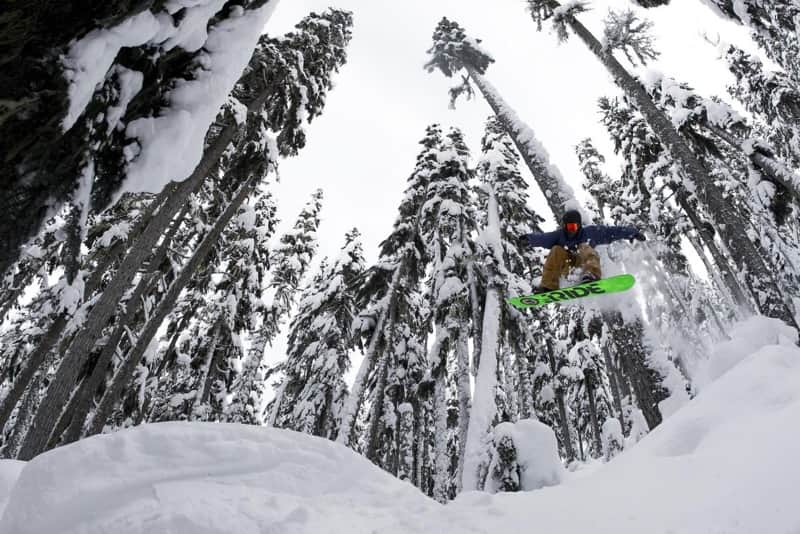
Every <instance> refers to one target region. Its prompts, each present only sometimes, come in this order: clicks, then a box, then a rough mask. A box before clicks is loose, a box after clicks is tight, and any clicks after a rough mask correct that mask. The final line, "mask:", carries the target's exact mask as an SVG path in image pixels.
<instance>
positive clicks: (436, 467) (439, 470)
mask: <svg viewBox="0 0 800 534" xmlns="http://www.w3.org/2000/svg"><path fill="white" fill-rule="evenodd" d="M441 371H442V372H441V373H439V374H438V376H436V383H435V385H434V388H433V421H434V425H435V431H434V434H433V435H434V440H435V443H434V453H433V456H434V459H433V473H434V475H433V498H434V499H435V500H436V501H438V502H440V503H446V502H447V500H448V494H447V486H448V481H449V478H450V477H449V470H450V457H449V455H448V454H447V440H448V431H447V399H446V396H445V390H446V389H447V383H446V380H447V376H446V373H445V372H444V369H441Z"/></svg>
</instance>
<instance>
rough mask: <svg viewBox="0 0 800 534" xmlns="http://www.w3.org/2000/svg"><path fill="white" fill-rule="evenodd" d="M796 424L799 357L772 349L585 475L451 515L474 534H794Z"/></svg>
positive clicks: (467, 500) (797, 524)
mask: <svg viewBox="0 0 800 534" xmlns="http://www.w3.org/2000/svg"><path fill="white" fill-rule="evenodd" d="M798 421H800V349H798V348H797V347H794V346H783V345H769V346H766V347H763V348H761V349H760V350H758V351H757V352H756V353H754V354H751V355H749V356H747V357H746V358H745V359H744V360H743V361H742V362H741V363H739V364H738V365H736V366H735V367H733V368H732V369H730V370H729V371H728V372H727V373H725V374H724V375H723V376H721V377H720V378H719V379H718V380H717V381H716V382H714V383H712V384H710V385H708V386H707V387H706V388H705V389H704V390H703V391H702V392H701V393H700V394H698V396H697V397H696V398H695V399H693V400H692V401H691V402H690V403H689V404H687V405H686V406H685V407H684V408H683V409H681V410H679V411H678V412H676V413H675V414H674V415H673V416H672V417H670V418H669V419H667V420H666V421H665V422H664V423H663V424H662V425H660V426H659V427H657V428H656V429H654V430H653V431H652V432H651V433H650V434H649V435H647V436H646V437H645V438H643V439H642V441H641V442H639V443H638V444H637V445H636V446H635V447H632V448H631V449H629V450H626V451H625V452H623V453H621V454H620V455H619V456H618V457H617V458H615V459H614V460H613V461H611V462H609V463H608V464H606V465H604V466H602V467H601V468H599V469H597V470H596V471H593V472H592V473H591V474H589V475H584V476H580V477H578V476H571V477H570V478H569V479H568V480H567V481H566V482H564V483H563V484H561V485H559V486H553V487H549V488H544V489H542V490H540V491H537V492H533V493H518V494H505V495H492V496H488V495H479V494H476V493H470V494H464V495H463V496H462V497H459V498H458V499H456V501H455V503H454V505H451V507H450V508H460V509H461V510H462V513H463V514H465V515H468V516H469V517H470V519H471V523H470V525H471V527H472V528H473V529H474V531H477V532H497V531H498V528H500V527H504V526H507V528H512V527H513V526H514V525H536V530H537V531H540V532H554V533H555V532H557V533H559V534H578V533H586V532H594V533H599V532H603V533H606V532H608V533H612V532H613V533H615V534H622V533H631V534H634V533H637V534H640V533H643V532H648V533H663V534H667V533H670V534H689V533H698V534H700V533H720V534H721V533H726V534H734V533H736V534H753V533H757V532H770V533H783V534H797V533H799V532H800V509H798V507H797V492H796V486H797V481H798V480H800V463H798V462H797V450H798V446H797V443H798V440H800V428H799V427H798V425H797V422H798Z"/></svg>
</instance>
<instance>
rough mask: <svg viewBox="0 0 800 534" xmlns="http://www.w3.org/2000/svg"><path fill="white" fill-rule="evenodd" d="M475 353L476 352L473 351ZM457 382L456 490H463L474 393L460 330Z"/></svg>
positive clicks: (465, 336) (462, 332) (462, 333)
mask: <svg viewBox="0 0 800 534" xmlns="http://www.w3.org/2000/svg"><path fill="white" fill-rule="evenodd" d="M473 354H474V353H473ZM456 364H457V369H458V370H457V373H458V376H457V378H456V383H457V384H458V469H457V470H456V492H459V493H460V492H461V481H462V475H463V473H464V454H465V450H466V447H467V430H468V428H469V416H470V409H471V407H472V395H471V393H470V387H469V375H470V368H469V347H468V346H467V333H466V332H464V331H459V333H458V340H457V341H456Z"/></svg>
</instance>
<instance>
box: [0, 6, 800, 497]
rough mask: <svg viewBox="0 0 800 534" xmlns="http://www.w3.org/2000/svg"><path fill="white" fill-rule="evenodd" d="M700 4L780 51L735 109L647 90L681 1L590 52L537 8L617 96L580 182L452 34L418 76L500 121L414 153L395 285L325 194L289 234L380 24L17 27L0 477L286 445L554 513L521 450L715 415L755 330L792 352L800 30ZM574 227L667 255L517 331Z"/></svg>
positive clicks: (460, 30) (1, 46) (2, 57)
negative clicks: (573, 222) (314, 142)
mask: <svg viewBox="0 0 800 534" xmlns="http://www.w3.org/2000/svg"><path fill="white" fill-rule="evenodd" d="M695 1H696V2H700V3H703V4H706V8H707V9H710V10H713V11H714V12H715V13H716V14H717V15H718V16H719V17H721V19H724V20H729V21H733V22H735V23H736V24H738V25H741V26H743V27H746V28H747V31H748V32H749V33H750V36H751V38H752V40H753V42H755V43H756V45H757V46H758V50H759V54H758V55H753V54H751V53H748V52H746V51H745V50H744V49H743V48H740V47H738V46H737V45H735V44H727V43H712V44H716V45H718V46H719V48H720V55H719V61H721V62H724V64H725V66H726V68H727V69H728V70H729V72H730V74H731V79H732V80H734V81H733V82H732V83H731V84H730V85H729V86H728V87H727V94H724V95H709V94H701V93H700V92H698V91H696V90H695V89H694V88H693V80H691V79H688V80H681V79H674V78H672V77H670V75H669V73H663V74H660V73H655V72H653V71H648V75H647V76H642V75H640V74H639V73H640V71H638V70H634V69H633V68H632V67H639V66H646V65H647V64H648V63H649V62H651V61H653V60H655V59H656V58H657V57H658V56H659V51H658V48H657V43H656V42H655V40H654V38H653V37H652V30H653V24H652V23H651V22H649V21H648V19H647V18H645V16H644V15H645V14H646V13H647V11H648V10H651V9H653V10H655V9H671V10H675V11H680V10H681V9H682V7H681V2H672V3H670V2H669V0H630V2H626V3H628V4H630V5H629V7H627V8H625V9H623V10H619V11H610V12H609V13H608V16H607V18H606V19H605V23H604V28H603V29H602V32H601V33H598V32H597V31H594V32H593V31H592V30H590V29H589V28H588V27H587V26H586V25H584V24H583V23H582V22H581V20H582V16H583V14H584V13H586V12H587V11H588V10H589V9H591V8H592V6H591V5H590V3H589V2H588V1H585V0H566V1H560V2H559V1H556V0H526V1H525V2H519V4H520V5H519V6H518V7H519V11H520V16H523V15H524V16H525V17H526V20H527V22H528V23H529V25H530V31H531V32H546V33H548V34H549V37H550V38H552V39H553V40H554V41H559V42H567V41H569V42H579V43H581V45H582V46H584V49H585V53H586V54H588V55H590V56H591V57H593V58H594V59H595V60H596V61H597V62H598V64H599V65H601V66H602V67H603V69H604V70H605V72H606V74H607V77H608V79H610V80H613V83H614V84H615V86H616V88H617V90H618V91H617V93H615V94H609V95H608V96H607V97H603V98H601V99H600V100H599V101H598V102H597V112H598V114H597V117H598V120H599V121H600V123H601V124H602V126H603V128H604V130H605V132H606V133H607V136H608V140H610V142H611V146H613V149H614V154H613V155H611V154H603V153H602V150H601V149H600V148H598V147H599V146H600V145H599V144H598V143H597V142H596V141H597V140H596V139H592V138H589V137H586V138H576V141H575V145H574V157H575V158H576V161H577V162H578V164H579V167H580V170H581V174H582V176H580V177H579V181H575V180H572V179H570V180H567V179H566V178H565V176H564V175H563V174H562V172H561V171H560V170H559V169H558V167H557V166H556V165H555V164H554V163H553V162H552V161H551V158H550V156H549V155H548V152H547V147H545V146H544V145H543V143H542V142H541V141H540V140H539V139H540V138H539V137H538V136H537V133H536V131H535V127H536V125H535V124H533V123H529V122H527V121H526V118H525V117H523V116H521V115H520V114H518V113H517V111H515V109H514V108H513V107H512V106H511V105H510V104H509V103H508V102H507V101H506V100H505V99H504V95H503V93H502V88H500V87H496V86H495V85H493V84H492V64H493V63H495V62H497V61H501V60H502V58H501V57H499V56H498V57H495V56H493V55H492V51H491V50H490V49H489V47H488V46H486V45H484V43H483V42H482V41H481V39H480V36H478V35H473V34H471V33H470V31H469V28H466V27H462V26H461V25H460V24H459V22H457V21H456V17H457V15H458V13H453V14H444V15H445V16H443V17H442V18H441V20H440V21H439V22H438V24H437V25H436V26H435V27H431V28H429V31H430V33H431V35H432V38H431V40H430V43H429V48H428V49H427V50H425V49H421V50H414V51H409V52H408V53H413V54H415V55H416V56H417V57H418V58H419V61H420V65H421V66H422V65H424V69H425V70H427V71H428V72H429V73H430V76H431V77H440V76H444V77H445V78H447V79H449V81H450V82H451V84H452V89H451V90H450V93H449V95H442V97H443V99H442V105H443V106H447V100H448V98H447V97H448V96H449V100H450V105H451V107H453V108H454V109H455V110H456V112H455V114H454V115H453V117H454V122H457V117H458V115H457V112H458V110H459V108H460V107H461V106H463V105H465V104H466V100H468V99H475V100H483V101H485V103H486V104H488V106H489V107H490V109H491V110H492V115H491V116H490V117H488V118H487V119H486V121H485V127H484V132H483V135H482V137H481V139H480V142H479V144H475V145H474V146H470V145H469V143H468V141H467V140H466V138H465V135H464V133H463V131H462V129H460V128H459V127H458V126H455V125H443V124H439V123H437V122H431V123H430V124H429V125H428V126H427V128H425V129H424V131H419V132H416V133H415V134H414V136H415V140H418V145H417V146H418V150H417V155H416V159H415V160H411V161H408V162H407V167H406V171H405V173H406V176H407V181H406V182H405V184H404V188H405V191H404V193H403V195H402V197H401V198H397V199H395V202H394V204H395V206H396V212H395V213H394V215H393V217H394V223H393V225H392V227H391V229H390V230H389V231H388V233H386V235H385V237H384V238H383V240H382V242H381V243H380V244H378V254H377V258H369V257H368V256H367V255H366V254H365V252H364V245H365V244H364V242H363V241H362V230H363V229H359V228H356V227H354V228H352V229H351V230H350V231H348V232H347V233H346V234H344V235H342V236H341V238H340V242H339V243H337V246H338V255H332V256H326V257H319V256H320V254H319V248H320V247H319V238H318V232H319V230H320V225H321V224H324V220H323V218H322V217H321V210H322V209H323V207H324V205H325V201H326V198H325V195H326V190H329V189H333V188H335V187H336V183H335V178H334V177H321V178H320V182H319V189H318V190H317V191H315V192H314V193H313V194H312V195H311V196H310V197H309V198H308V200H307V203H306V204H305V206H304V207H303V208H302V209H301V210H300V211H299V212H297V213H296V214H295V218H294V219H292V220H291V221H289V226H288V230H286V231H280V232H279V231H278V230H279V228H280V225H281V223H282V222H283V221H281V220H280V218H279V216H278V207H279V206H280V204H281V202H282V199H281V198H279V197H278V196H276V195H275V193H274V191H275V184H276V183H277V181H278V179H279V169H280V166H281V164H282V162H283V161H285V160H288V159H289V158H303V157H304V148H305V147H306V144H307V142H308V139H309V138H312V137H313V136H314V127H315V122H314V121H315V119H317V118H318V117H320V116H321V115H323V114H324V113H325V109H326V102H327V98H328V94H329V93H331V94H333V93H334V92H336V91H339V90H342V89H343V88H342V87H340V86H339V85H337V84H336V76H337V73H339V71H340V69H342V68H343V67H344V66H345V65H346V63H347V61H348V47H349V45H350V42H351V39H352V36H353V32H354V31H355V29H356V27H357V24H358V22H357V19H358V17H357V13H355V14H354V13H351V12H350V11H347V10H344V9H340V8H336V7H331V8H329V9H327V10H325V11H320V12H310V13H308V14H307V16H305V17H304V18H302V20H299V21H297V23H296V25H295V26H294V28H293V29H292V30H291V31H290V32H288V33H285V34H281V35H273V34H272V33H270V26H269V23H268V21H269V19H270V16H271V15H272V14H273V11H275V9H276V5H277V4H278V0H227V1H226V0H137V1H133V2H130V1H121V0H107V1H105V2H101V3H94V4H92V5H91V6H89V5H84V3H73V2H65V3H59V4H57V5H51V3H49V2H45V1H44V0H35V1H33V2H19V1H11V2H8V3H7V5H6V6H5V7H4V8H3V10H2V12H0V65H2V69H0V93H1V94H0V155H2V158H1V159H0V179H1V180H2V182H3V192H2V194H0V429H1V432H0V457H2V458H5V459H17V460H24V461H28V460H32V459H33V458H35V457H37V456H39V455H40V454H42V453H44V452H47V451H50V450H53V449H57V448H61V447H64V446H67V445H69V444H72V443H74V442H77V441H79V440H84V439H87V438H90V437H91V436H94V435H97V434H110V433H115V432H118V431H121V430H123V429H127V428H129V427H136V426H139V425H144V424H146V423H157V422H158V423H161V422H173V421H186V422H206V423H212V422H213V423H220V424H222V423H236V424H243V425H250V426H254V427H275V428H279V429H286V430H291V431H295V432H299V433H305V434H309V435H313V436H317V437H320V438H323V439H326V440H329V441H332V442H336V443H338V444H340V445H342V446H345V447H349V448H350V449H353V450H354V451H356V452H357V453H359V454H360V455H363V456H364V457H365V458H366V459H368V460H369V461H370V462H372V463H373V464H374V465H376V466H378V467H379V468H381V469H382V470H384V471H386V472H388V473H389V474H391V475H392V476H394V477H396V478H398V479H400V480H403V481H407V482H408V483H410V484H412V485H413V486H415V487H416V488H418V490H419V491H420V492H422V493H423V494H425V495H427V496H429V497H431V498H433V499H434V500H436V501H438V502H440V503H446V502H449V501H451V500H453V499H455V498H456V497H457V496H458V495H459V494H460V493H461V492H464V491H470V490H485V491H491V492H492V493H494V492H517V491H520V490H526V489H532V488H529V487H526V481H525V478H524V477H522V476H521V474H520V473H521V472H520V466H519V462H520V461H521V460H520V456H521V455H524V451H523V450H522V448H523V447H524V446H525V443H526V442H525V441H524V439H522V438H520V433H519V432H515V431H513V430H512V429H514V428H523V427H516V426H515V425H517V424H518V423H520V422H521V421H535V422H537V423H536V425H537V426H535V427H532V428H534V430H532V431H535V432H551V433H552V435H553V436H554V439H555V445H556V448H557V454H558V456H559V458H560V459H561V461H562V462H563V463H564V465H567V466H569V465H573V464H575V463H576V462H577V463H581V462H587V461H592V460H597V461H600V462H610V461H611V460H612V459H614V458H615V457H616V456H617V455H619V454H621V453H622V452H623V451H625V450H626V449H629V448H632V447H634V446H635V445H636V444H637V443H639V442H640V441H641V440H642V439H644V438H645V436H647V435H648V433H649V432H651V431H652V430H654V429H656V428H657V427H658V426H659V425H661V424H662V423H663V422H664V421H665V419H667V418H669V417H670V416H671V415H672V414H673V413H675V412H676V411H677V410H678V409H679V408H680V407H681V406H684V405H686V404H687V403H689V402H691V401H692V399H694V398H695V396H696V395H697V392H698V385H699V384H698V380H699V378H698V373H697V369H698V366H699V365H700V362H703V361H704V360H705V359H707V358H708V355H709V354H711V353H712V352H713V351H714V349H715V347H717V346H718V345H720V344H722V343H724V342H727V341H730V340H731V339H732V338H733V337H734V335H733V329H734V325H736V324H737V323H739V322H740V321H744V320H746V319H748V318H751V317H754V316H763V317H766V318H771V319H775V320H778V321H780V322H781V323H783V324H784V325H786V326H787V327H788V328H790V329H794V331H798V330H800V218H798V210H799V209H800V5H798V4H797V3H796V2H791V1H772V0H737V1H735V2H732V1H731V0H695ZM354 15H355V16H354ZM265 32H266V33H265ZM177 154H180V157H177V156H176V155H177ZM612 156H613V158H615V159H614V161H621V162H622V165H621V167H620V168H618V169H617V168H614V167H613V166H612V165H609V164H608V162H609V161H610V160H611V159H612ZM526 176H531V177H532V178H533V180H532V181H529V180H527V179H526ZM578 189H580V194H577V192H576V190H578ZM533 190H536V191H537V192H538V193H539V194H541V195H542V198H544V199H545V202H546V205H542V206H539V207H537V208H534V207H533V204H532V202H531V191H533ZM586 198H588V199H590V200H589V201H588V202H587V201H585V199H586ZM567 210H578V211H580V213H581V214H582V215H583V220H584V221H586V222H587V223H588V222H591V223H594V224H603V225H618V226H633V227H635V228H637V229H639V231H640V232H641V233H642V235H643V236H644V237H646V240H645V241H642V242H631V243H628V242H627V241H622V242H620V243H617V244H615V245H614V246H610V247H608V248H605V247H603V248H601V249H599V253H600V255H601V259H602V262H603V265H604V274H606V275H612V274H619V273H623V272H628V273H635V274H636V277H637V286H636V292H629V293H626V294H623V295H620V296H614V297H602V298H600V297H598V298H590V299H585V300H580V301H576V303H575V304H569V305H567V304H559V305H550V306H544V307H540V308H535V309H529V310H519V309H516V308H514V307H512V306H509V305H508V304H507V303H506V300H507V299H508V298H511V297H515V296H520V295H526V294H529V293H531V292H532V291H533V290H534V288H535V286H536V285H537V281H538V280H539V277H541V276H542V269H543V265H544V261H545V257H546V253H547V251H546V250H542V249H536V248H531V247H529V246H528V245H527V244H526V241H525V239H524V236H525V235H527V234H531V233H538V232H542V231H543V228H544V225H545V223H546V221H550V220H556V221H557V220H560V219H561V217H562V216H563V215H564V213H565V212H566V211H567ZM328 217H337V214H329V215H328ZM373 245H374V244H373ZM632 295H639V297H638V298H637V297H634V296H632ZM280 336H286V347H287V348H286V351H285V354H284V355H283V357H282V358H281V360H280V361H279V362H277V363H275V362H272V361H268V360H267V359H266V358H265V353H266V352H268V351H269V350H270V348H271V347H273V346H274V344H275V343H276V340H277V339H278V338H279V337H280ZM348 376H354V379H352V380H350V379H348V378H347V377H348ZM525 424H527V423H525ZM525 428H528V427H525Z"/></svg>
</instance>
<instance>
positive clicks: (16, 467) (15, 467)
mask: <svg viewBox="0 0 800 534" xmlns="http://www.w3.org/2000/svg"><path fill="white" fill-rule="evenodd" d="M23 467H25V462H20V461H19V460H0V515H2V514H3V511H4V510H5V509H6V504H7V503H8V497H9V494H10V493H11V489H12V488H13V487H14V484H16V482H17V479H18V478H19V474H20V473H21V472H22V468H23Z"/></svg>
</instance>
